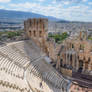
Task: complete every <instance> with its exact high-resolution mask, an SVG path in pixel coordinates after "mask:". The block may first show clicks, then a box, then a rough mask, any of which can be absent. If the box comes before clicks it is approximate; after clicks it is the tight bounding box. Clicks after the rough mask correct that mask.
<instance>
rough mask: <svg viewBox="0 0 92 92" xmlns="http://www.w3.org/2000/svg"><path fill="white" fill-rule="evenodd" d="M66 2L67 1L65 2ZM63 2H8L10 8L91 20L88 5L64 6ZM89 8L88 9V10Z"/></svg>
mask: <svg viewBox="0 0 92 92" xmlns="http://www.w3.org/2000/svg"><path fill="white" fill-rule="evenodd" d="M67 4H68V3H67ZM64 5H65V4H64V3H63V4H62V3H58V4H57V3H55V4H53V3H52V4H48V5H43V4H40V3H36V2H35V3H33V2H26V3H19V4H9V7H10V9H12V10H20V11H29V12H34V13H39V14H42V15H46V16H54V17H57V18H61V19H66V20H83V21H84V20H85V19H86V21H87V19H88V20H89V21H92V20H91V19H92V17H91V16H92V11H91V9H90V7H88V6H86V5H83V4H79V5H76V6H68V7H66V8H65V7H64ZM89 10H90V11H89Z"/></svg>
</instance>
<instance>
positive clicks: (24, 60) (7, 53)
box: [0, 46, 30, 67]
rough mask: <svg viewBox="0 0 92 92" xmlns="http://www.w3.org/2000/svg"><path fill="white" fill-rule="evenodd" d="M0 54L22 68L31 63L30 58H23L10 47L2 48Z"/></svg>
mask: <svg viewBox="0 0 92 92" xmlns="http://www.w3.org/2000/svg"><path fill="white" fill-rule="evenodd" d="M0 54H3V55H4V56H5V57H8V58H9V59H11V60H12V61H13V62H17V63H19V65H21V67H23V66H25V65H26V64H27V63H30V60H28V58H25V57H21V55H20V54H19V53H18V52H16V51H14V50H13V49H11V47H10V46H4V47H2V48H0Z"/></svg>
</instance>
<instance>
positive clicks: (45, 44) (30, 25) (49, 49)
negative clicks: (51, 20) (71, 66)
mask: <svg viewBox="0 0 92 92" xmlns="http://www.w3.org/2000/svg"><path fill="white" fill-rule="evenodd" d="M24 30H25V32H26V35H27V37H28V38H30V39H32V40H33V41H34V42H35V43H36V44H37V45H38V46H39V47H40V48H41V50H42V51H43V52H45V53H46V54H47V56H49V57H50V58H51V59H52V60H54V61H55V60H56V55H55V53H54V52H55V51H54V45H53V44H54V43H53V41H52V40H50V39H48V19H42V18H39V19H28V20H26V21H25V22H24Z"/></svg>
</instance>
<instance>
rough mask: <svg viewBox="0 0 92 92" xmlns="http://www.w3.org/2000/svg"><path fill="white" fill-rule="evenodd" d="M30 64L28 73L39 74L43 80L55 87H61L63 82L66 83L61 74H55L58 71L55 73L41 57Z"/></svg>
mask: <svg viewBox="0 0 92 92" xmlns="http://www.w3.org/2000/svg"><path fill="white" fill-rule="evenodd" d="M30 66H31V67H30V68H29V71H30V73H32V72H33V73H35V74H40V75H41V77H42V79H43V80H44V81H45V82H47V83H49V84H51V85H53V86H54V87H55V88H57V89H61V88H62V85H63V83H66V85H67V83H68V82H67V81H66V80H65V79H64V78H63V77H62V76H61V77H59V76H58V75H57V74H58V73H57V74H56V71H55V70H54V69H53V68H50V67H49V65H48V64H47V63H46V62H45V61H44V60H43V59H41V60H39V61H37V62H35V61H34V62H32V63H31V65H30Z"/></svg>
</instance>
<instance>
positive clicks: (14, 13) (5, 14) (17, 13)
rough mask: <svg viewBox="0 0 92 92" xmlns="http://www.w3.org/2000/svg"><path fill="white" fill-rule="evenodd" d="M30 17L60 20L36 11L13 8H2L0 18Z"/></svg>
mask: <svg viewBox="0 0 92 92" xmlns="http://www.w3.org/2000/svg"><path fill="white" fill-rule="evenodd" d="M28 18H48V19H49V20H51V21H60V19H58V18H55V17H52V16H44V15H41V14H36V13H32V12H21V11H12V10H2V9H0V19H19V20H25V19H28ZM63 21H64V20H63Z"/></svg>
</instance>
